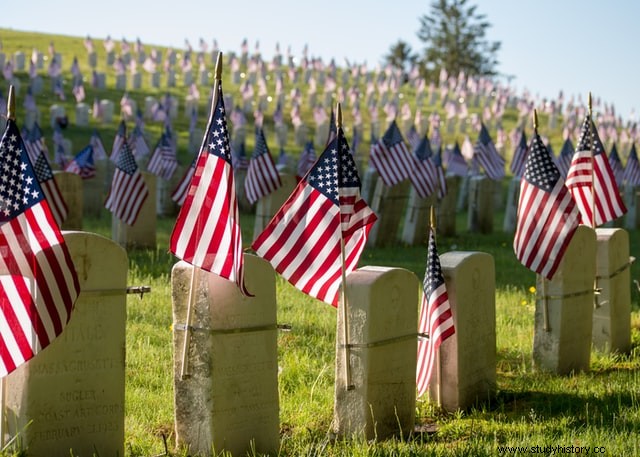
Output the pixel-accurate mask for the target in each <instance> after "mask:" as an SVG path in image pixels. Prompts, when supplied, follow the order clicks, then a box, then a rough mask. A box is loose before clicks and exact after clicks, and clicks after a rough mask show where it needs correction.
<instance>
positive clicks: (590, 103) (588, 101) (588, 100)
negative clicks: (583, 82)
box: [587, 91, 593, 117]
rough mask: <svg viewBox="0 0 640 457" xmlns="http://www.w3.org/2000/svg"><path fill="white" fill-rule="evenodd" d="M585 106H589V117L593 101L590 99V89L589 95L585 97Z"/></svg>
mask: <svg viewBox="0 0 640 457" xmlns="http://www.w3.org/2000/svg"><path fill="white" fill-rule="evenodd" d="M587 106H588V107H589V117H591V113H592V112H593V103H592V101H591V91H589V96H588V98H587Z"/></svg>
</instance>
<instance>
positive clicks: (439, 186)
mask: <svg viewBox="0 0 640 457" xmlns="http://www.w3.org/2000/svg"><path fill="white" fill-rule="evenodd" d="M431 160H432V161H433V164H434V165H435V167H436V190H437V191H438V193H437V195H438V198H439V199H442V198H444V197H445V195H447V180H446V178H445V176H444V169H443V168H442V148H441V147H440V148H438V152H436V153H435V154H434V155H433V157H432V158H431Z"/></svg>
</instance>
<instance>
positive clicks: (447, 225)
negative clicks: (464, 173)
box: [437, 176, 461, 236]
mask: <svg viewBox="0 0 640 457" xmlns="http://www.w3.org/2000/svg"><path fill="white" fill-rule="evenodd" d="M445 180H446V182H447V194H446V195H445V196H444V197H443V198H442V199H441V200H440V202H439V204H438V208H437V210H438V213H437V214H438V218H437V221H438V233H439V234H440V235H442V236H455V234H456V233H457V230H456V219H457V215H458V213H457V210H456V205H457V201H458V188H459V187H460V181H461V178H460V177H459V176H447V177H446V178H445Z"/></svg>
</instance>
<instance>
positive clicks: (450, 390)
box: [429, 251, 496, 412]
mask: <svg viewBox="0 0 640 457" xmlns="http://www.w3.org/2000/svg"><path fill="white" fill-rule="evenodd" d="M440 264H441V266H442V274H443V276H444V279H445V284H446V287H447V294H448V295H449V304H450V306H451V313H452V314H453V322H454V327H455V333H454V334H453V335H452V336H450V337H449V338H447V339H446V340H445V341H443V342H442V344H441V345H440V367H439V369H440V386H438V379H437V376H436V375H435V374H436V373H437V370H438V366H437V359H436V366H435V367H434V371H433V373H434V375H433V376H432V378H431V382H430V383H429V395H430V396H431V398H433V399H435V400H438V399H439V403H440V405H441V407H442V408H443V409H444V410H445V411H448V412H454V411H456V410H458V409H462V410H464V409H467V408H469V407H471V406H473V405H476V404H477V403H479V402H483V401H488V400H490V399H491V398H492V397H493V396H494V394H495V392H496V302H495V266H494V261H493V257H492V256H491V255H489V254H487V253H484V252H460V251H452V252H446V253H444V254H442V255H441V256H440Z"/></svg>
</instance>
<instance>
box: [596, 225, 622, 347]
mask: <svg viewBox="0 0 640 457" xmlns="http://www.w3.org/2000/svg"><path fill="white" fill-rule="evenodd" d="M596 237H597V247H596V287H597V288H599V289H601V291H600V293H599V294H598V295H596V297H595V307H594V310H593V334H592V336H591V338H592V341H593V346H594V347H596V348H597V349H599V350H602V351H605V352H617V353H620V354H626V353H628V352H629V350H630V349H631V280H630V266H631V263H630V261H629V260H630V259H629V233H628V232H627V231H626V230H623V229H619V228H613V229H612V228H598V229H596Z"/></svg>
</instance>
